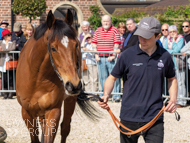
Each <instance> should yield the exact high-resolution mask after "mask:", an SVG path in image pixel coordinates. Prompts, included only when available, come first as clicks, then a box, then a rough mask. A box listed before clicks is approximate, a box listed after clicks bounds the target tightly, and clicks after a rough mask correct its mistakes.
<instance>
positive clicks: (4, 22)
mask: <svg viewBox="0 0 190 143" xmlns="http://www.w3.org/2000/svg"><path fill="white" fill-rule="evenodd" d="M2 24H7V26H8V25H9V23H8V22H7V21H5V20H3V21H1V23H0V25H2Z"/></svg>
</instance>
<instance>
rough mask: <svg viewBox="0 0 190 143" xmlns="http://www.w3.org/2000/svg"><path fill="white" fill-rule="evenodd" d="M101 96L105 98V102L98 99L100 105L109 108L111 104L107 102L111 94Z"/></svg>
mask: <svg viewBox="0 0 190 143" xmlns="http://www.w3.org/2000/svg"><path fill="white" fill-rule="evenodd" d="M101 98H102V99H103V101H104V102H101V101H98V104H99V106H100V107H101V108H103V109H108V108H109V106H108V104H107V102H108V99H109V95H104V96H102V97H101Z"/></svg>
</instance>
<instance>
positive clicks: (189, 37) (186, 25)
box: [182, 20, 190, 43]
mask: <svg viewBox="0 0 190 143" xmlns="http://www.w3.org/2000/svg"><path fill="white" fill-rule="evenodd" d="M182 30H183V33H184V34H183V37H184V38H185V41H186V42H187V43H188V42H189V41H190V22H189V21H188V20H185V21H184V22H183V23H182Z"/></svg>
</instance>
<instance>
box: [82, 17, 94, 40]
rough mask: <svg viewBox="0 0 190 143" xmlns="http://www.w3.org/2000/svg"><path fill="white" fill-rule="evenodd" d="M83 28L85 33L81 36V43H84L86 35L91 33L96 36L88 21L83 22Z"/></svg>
mask: <svg viewBox="0 0 190 143" xmlns="http://www.w3.org/2000/svg"><path fill="white" fill-rule="evenodd" d="M81 28H82V31H83V32H82V33H81V34H80V36H79V39H80V43H82V40H83V38H84V36H85V34H86V33H88V32H89V33H92V34H93V35H94V31H93V30H91V29H90V23H89V22H88V21H83V22H82V23H81Z"/></svg>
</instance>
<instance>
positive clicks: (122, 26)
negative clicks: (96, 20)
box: [117, 22, 126, 50]
mask: <svg viewBox="0 0 190 143" xmlns="http://www.w3.org/2000/svg"><path fill="white" fill-rule="evenodd" d="M117 29H118V31H119V34H120V40H121V44H119V49H120V50H121V49H122V47H123V43H124V41H125V38H126V25H125V23H123V22H120V23H119V24H118V26H117Z"/></svg>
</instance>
